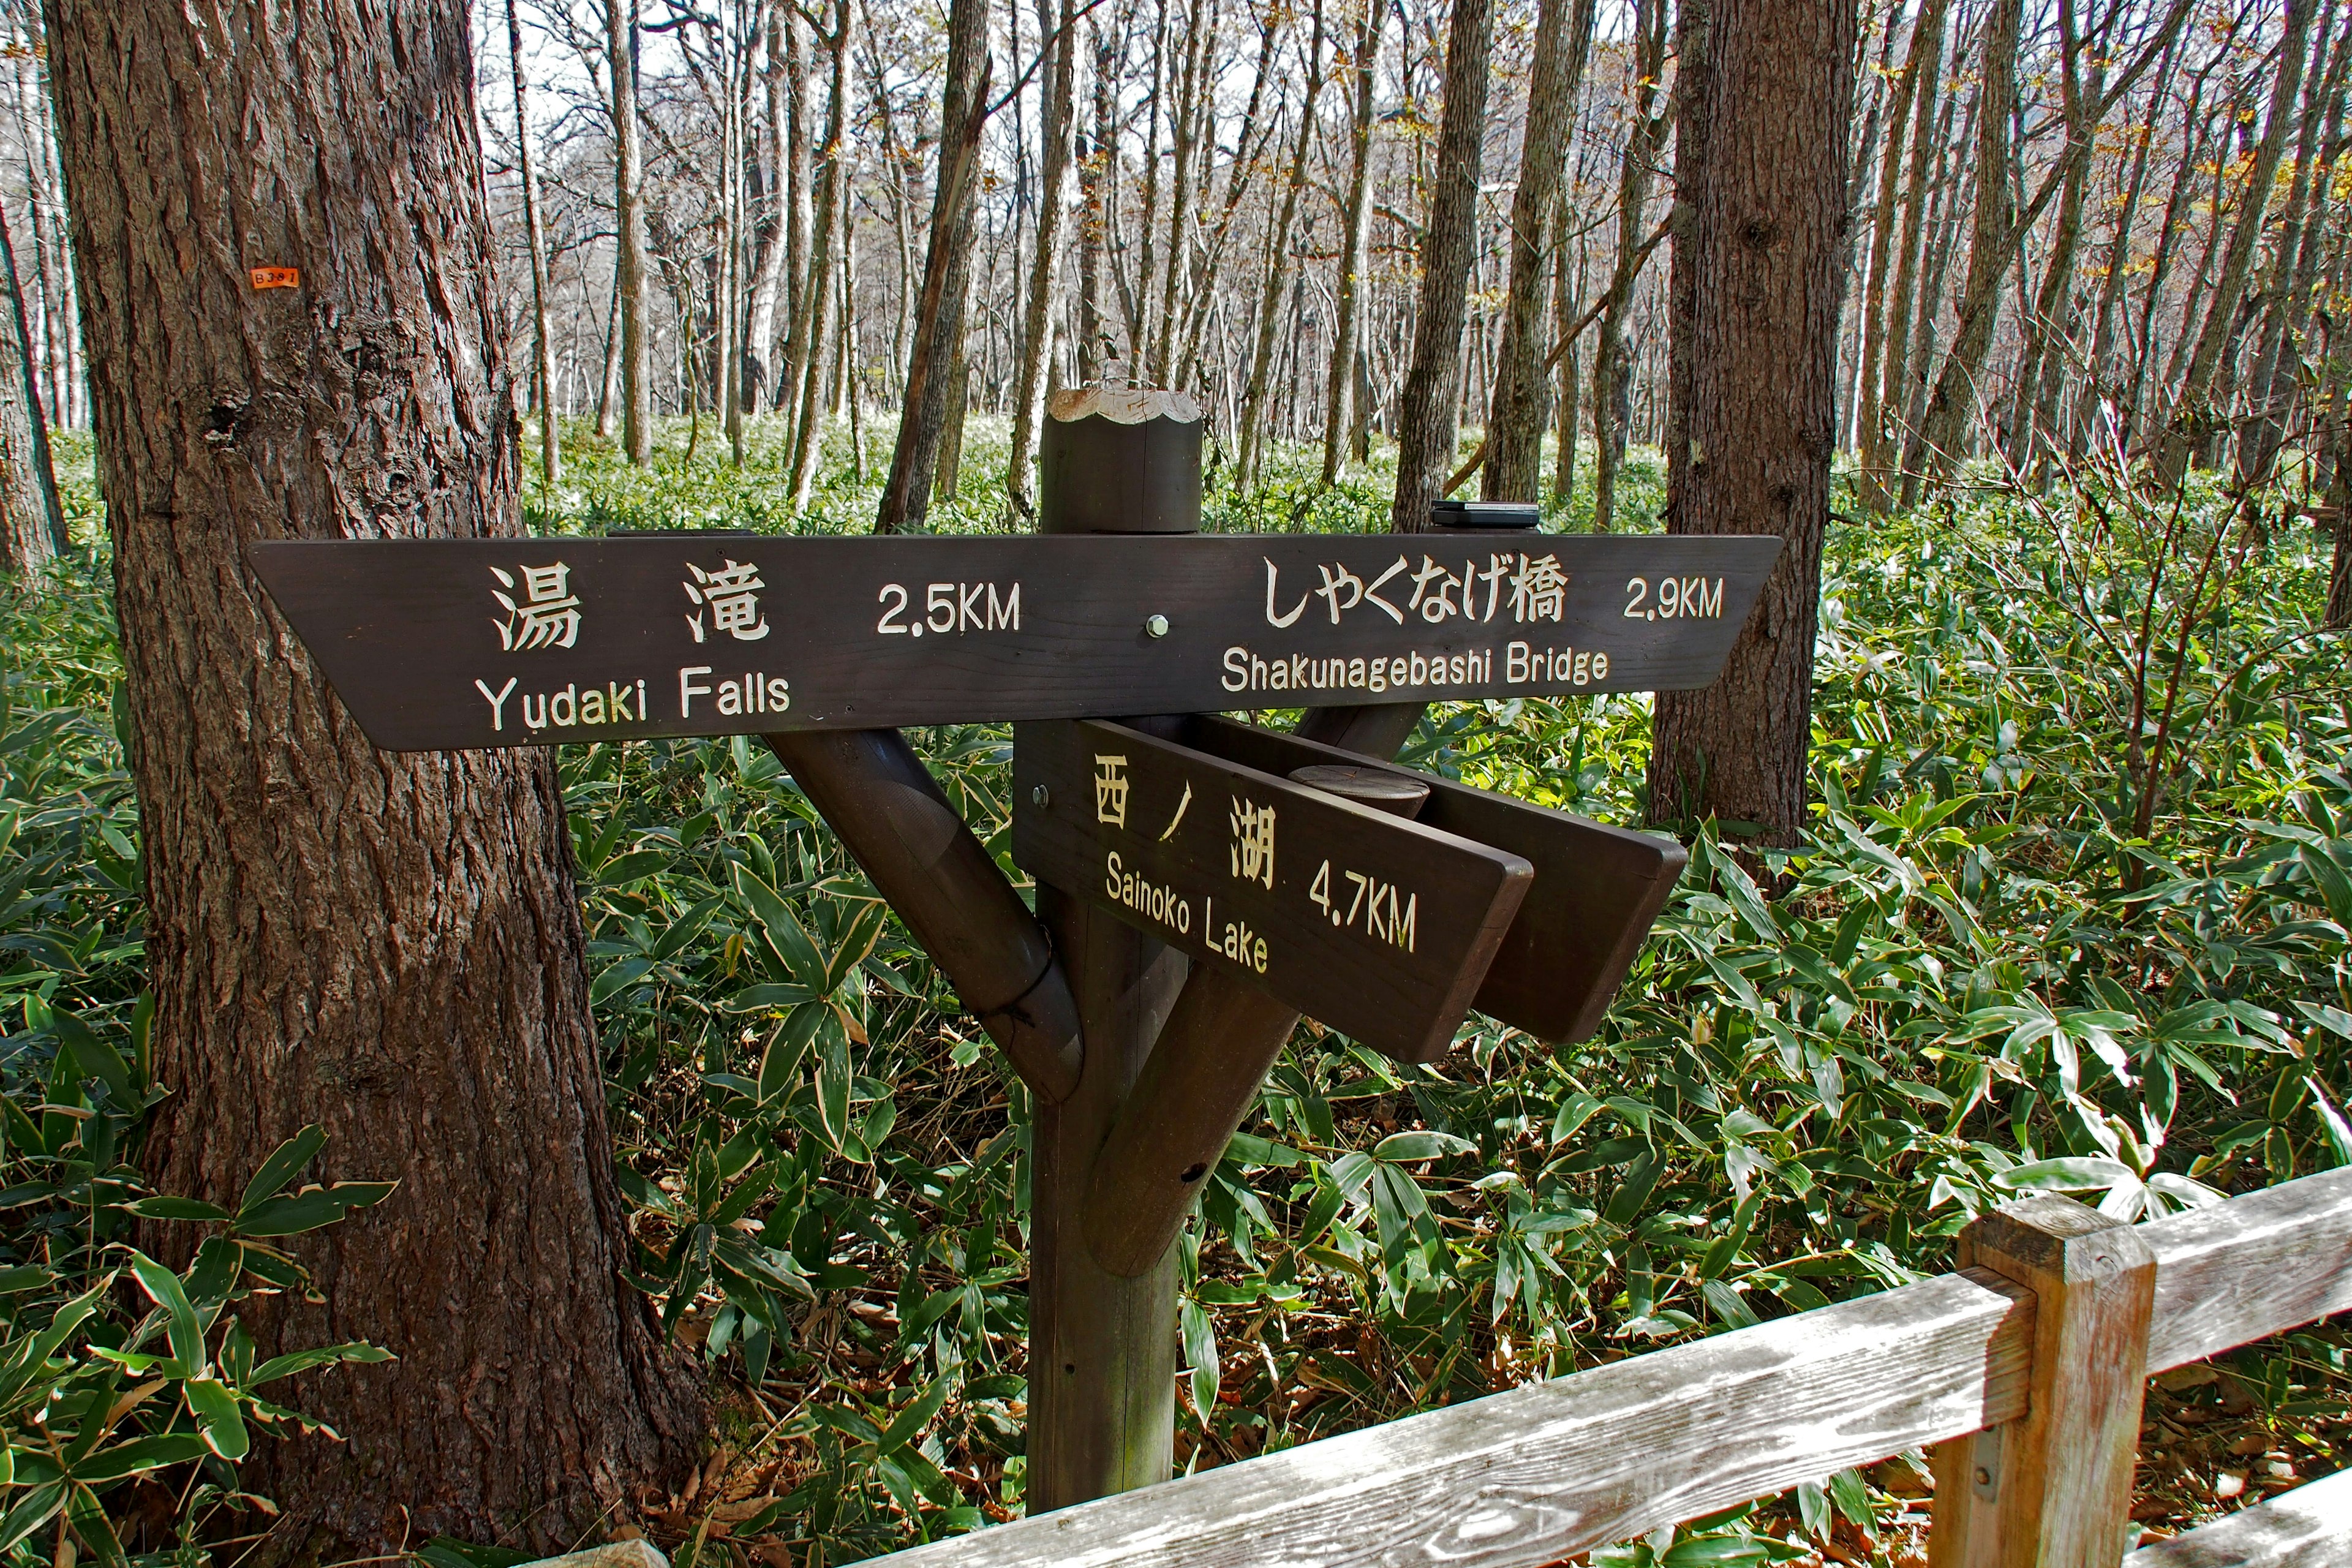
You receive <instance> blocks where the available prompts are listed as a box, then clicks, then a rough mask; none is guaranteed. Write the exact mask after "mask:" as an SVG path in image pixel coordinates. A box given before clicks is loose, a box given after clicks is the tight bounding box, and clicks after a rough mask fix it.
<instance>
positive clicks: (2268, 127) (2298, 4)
mask: <svg viewBox="0 0 2352 1568" xmlns="http://www.w3.org/2000/svg"><path fill="white" fill-rule="evenodd" d="M2315 4H2316V0H2287V6H2286V36H2285V37H2284V39H2283V40H2282V41H2281V43H2280V45H2279V68H2278V74H2277V75H2276V76H2275V77H2273V79H2272V80H2271V100H2270V109H2269V113H2268V115H2267V116H2266V117H2265V118H2264V120H2263V137H2262V140H2261V142H2258V143H2256V144H2255V150H2254V158H2253V165H2252V168H2251V169H2249V170H2248V171H2247V174H2246V195H2245V200H2244V203H2243V205H2241V206H2240V207H2239V209H2238V221H2237V225H2236V226H2235V227H2234V228H2233V229H2232V230H2231V234H2230V247H2229V249H2228V250H2227V251H2226V252H2224V253H2223V255H2222V258H2221V272H2220V274H2219V276H2218V277H2217V279H2215V282H2214V286H2213V293H2212V298H2211V300H2210V302H2209V303H2208V304H2207V305H2206V308H2205V322H2204V326H2203V328H2202V329H2201V330H2200V331H2199V332H2198V334H2197V349H2196V353H2194V354H2192V355H2191V356H2190V358H2189V369H2188V372H2187V374H2185V375H2183V376H2182V378H2181V383H2180V390H2179V394H2178V395H2176V396H2175V397H2174V399H2173V406H2172V417H2171V418H2170V419H2169V420H2168V422H2167V425H2166V428H2165V431H2164V434H2163V435H2162V436H2160V437H2158V439H2157V444H2156V480H2157V482H2158V484H2160V485H2163V486H2166V487H2168V488H2169V487H2171V486H2173V485H2177V484H2179V482H2180V479H2181V476H2182V475H2183V474H2185V473H2186V472H2187V471H2188V468H2189V458H2190V456H2191V455H2192V454H2193V453H2194V452H2195V451H2196V450H2197V448H2198V447H2200V446H2201V445H2202V444H2203V443H2204V441H2205V440H2206V438H2207V437H2209V436H2210V434H2211V433H2212V429H2213V427H2214V426H2215V424H2216V416H2215V411H2214V409H2213V406H2212V394H2213V383H2214V379H2215V377H2216V376H2217V375H2218V374H2220V372H2221V364H2222V361H2223V358H2224V355H2223V350H2224V349H2225V348H2226V347H2227V346H2228V345H2229V343H2230V342H2231V338H2232V334H2233V332H2234V331H2236V330H2237V328H2238V326H2239V324H2240V323H2239V321H2238V301H2239V300H2240V299H2241V298H2242V296H2243V295H2244V293H2245V289H2246V279H2247V278H2248V277H2249V276H2251V275H2252V270H2253V264H2254V247H2255V245H2256V243H2257V242H2258V241H2259V240H2260V239H2261V238H2262V232H2263V213H2264V211H2265V210H2266V209H2267V207H2268V205H2269V198H2270V193H2271V184H2272V182H2273V181H2274V180H2275V179H2276V178H2277V176H2278V166H2279V160H2280V159H2281V158H2282V157H2284V155H2285V153H2286V139H2287V130H2288V127H2289V126H2290V125H2291V124H2292V123H2293V122H2294V119H2295V113H2294V106H2295V99H2296V97H2297V95H2298V94H2299V93H2300V92H2301V91H2302V89H2303V69H2304V54H2305V47H2304V45H2305V36H2306V34H2307V33H2308V31H2309V28H2310V26H2311V15H2312V11H2313V9H2314V8H2315Z"/></svg>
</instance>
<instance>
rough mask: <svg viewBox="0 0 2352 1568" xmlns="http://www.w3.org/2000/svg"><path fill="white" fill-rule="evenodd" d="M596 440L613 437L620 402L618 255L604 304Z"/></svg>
mask: <svg viewBox="0 0 2352 1568" xmlns="http://www.w3.org/2000/svg"><path fill="white" fill-rule="evenodd" d="M597 386H598V389H599V390H598V391H597V394H596V439H598V440H599V441H609V440H611V439H612V438H613V416H614V409H615V408H616V407H617V406H618V405H619V404H620V402H621V279H620V270H619V266H618V262H617V253H616V258H615V265H614V276H613V289H612V292H611V294H610V295H609V296H607V298H606V300H605V302H604V378H603V379H602V380H601V381H599V382H598V383H597Z"/></svg>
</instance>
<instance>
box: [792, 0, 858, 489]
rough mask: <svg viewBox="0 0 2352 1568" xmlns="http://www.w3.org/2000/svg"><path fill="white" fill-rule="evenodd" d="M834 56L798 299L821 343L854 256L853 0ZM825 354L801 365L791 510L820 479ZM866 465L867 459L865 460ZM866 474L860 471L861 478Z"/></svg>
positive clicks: (841, 359) (840, 5)
mask: <svg viewBox="0 0 2352 1568" xmlns="http://www.w3.org/2000/svg"><path fill="white" fill-rule="evenodd" d="M824 44H825V48H826V51H827V53H828V56H829V58H831V60H832V66H833V68H832V76H831V82H830V95H829V97H828V98H827V100H826V104H825V111H824V172H823V173H822V174H820V175H819V176H818V181H817V193H816V221H815V231H814V237H813V241H812V250H811V255H810V257H809V266H808V272H807V282H806V285H805V287H804V288H803V291H802V292H801V294H800V296H799V299H800V300H801V306H800V312H799V313H800V314H801V315H802V316H803V317H804V318H806V320H807V321H808V323H809V342H811V343H813V344H821V343H823V342H825V341H826V339H827V338H828V337H830V336H833V335H835V334H834V333H833V332H832V330H831V329H832V324H833V322H834V321H835V319H836V318H835V310H834V309H833V306H834V302H835V301H834V295H835V292H836V291H838V290H839V289H841V288H842V287H843V285H839V284H836V283H835V279H834V276H833V272H834V257H835V253H836V252H838V254H839V255H840V257H841V258H842V263H843V266H844V268H845V269H846V267H847V263H848V258H849V247H848V237H847V229H848V226H849V222H850V211H849V167H848V160H849V145H848V142H847V141H846V140H845V138H846V135H847V115H848V112H849V0H834V7H833V30H832V32H831V33H829V34H827V35H826V37H825V40H824ZM842 314H843V317H844V318H845V314H846V307H844V309H843V312H842ZM842 329H843V331H846V330H847V321H846V320H845V319H844V320H843V321H842ZM842 341H843V343H844V345H846V344H847V342H848V339H847V338H843V340H842ZM848 363H849V353H848V349H847V347H846V346H844V347H843V348H842V349H841V350H840V351H839V352H838V353H837V355H836V357H835V364H836V366H838V367H846V366H847V364H848ZM823 374H824V356H823V355H822V354H818V353H811V355H810V356H809V359H808V362H807V363H805V364H803V366H802V367H801V372H800V375H801V384H800V390H799V394H798V401H799V406H798V409H797V417H796V418H795V419H794V421H793V480H792V510H794V511H799V510H802V509H803V508H805V507H806V506H807V505H808V499H809V487H810V486H811V485H812V484H814V482H815V479H816V462H817V456H818V452H819V450H820V448H821V447H822V446H823V439H822V437H823V433H824V409H825V400H824V399H823V398H821V397H819V396H818V395H817V394H818V393H819V392H820V391H821V390H822V389H823V388H822V383H821V379H820V378H821V377H822V375H823ZM861 466H862V464H861ZM862 477H863V476H862V475H861V478H862Z"/></svg>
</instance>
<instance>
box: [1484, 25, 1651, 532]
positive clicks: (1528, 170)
mask: <svg viewBox="0 0 2352 1568" xmlns="http://www.w3.org/2000/svg"><path fill="white" fill-rule="evenodd" d="M1658 3H1662V0H1653V4H1658ZM1569 5H1570V0H1542V3H1541V5H1538V8H1537V12H1536V38H1535V63H1534V67H1533V68H1532V69H1531V71H1530V72H1529V75H1528V118H1527V129H1526V131H1525V132H1524V133H1523V135H1522V136H1521V138H1520V147H1519V185H1518V189H1517V192H1516V193H1514V194H1513V195H1512V197H1511V280H1510V283H1509V285H1508V293H1507V298H1506V300H1505V302H1504V306H1503V342H1502V346H1501V347H1500V348H1499V349H1498V350H1497V351H1496V355H1495V359H1496V373H1495V393H1494V398H1493V401H1492V402H1491V403H1490V404H1489V405H1488V407H1487V413H1486V475H1485V477H1484V478H1483V479H1481V481H1480V493H1481V494H1482V495H1484V496H1485V497H1486V500H1516V501H1531V500H1535V499H1536V489H1537V487H1538V486H1539V485H1540V484H1541V483H1542V482H1543V434H1544V426H1545V424H1546V423H1547V421H1548V419H1549V416H1550V414H1551V369H1550V366H1549V363H1547V360H1548V359H1549V355H1548V354H1547V353H1545V350H1546V349H1547V348H1548V347H1549V342H1550V337H1551V334H1550V333H1549V332H1548V331H1545V330H1544V329H1545V322H1544V306H1545V304H1546V303H1547V296H1548V295H1549V292H1550V285H1551V274H1552V258H1551V257H1550V255H1549V253H1548V251H1547V249H1546V247H1545V242H1546V240H1547V239H1549V237H1550V235H1551V232H1552V230H1553V229H1554V228H1555V225H1554V223H1553V222H1552V218H1553V214H1554V212H1555V210H1556V209H1557V208H1558V207H1559V199H1560V193H1559V177H1560V170H1561V168H1562V167H1563V165H1565V164H1566V163H1567V162H1568V139H1569V131H1570V125H1571V123H1572V121H1573V117H1574V115H1575V113H1576V94H1577V89H1579V88H1580V87H1581V86H1582V85H1583V82H1584V61H1585V58H1586V57H1587V56H1588V55H1590V54H1591V50H1592V21H1593V14H1594V12H1595V11H1596V10H1597V9H1598V6H1597V5H1596V4H1595V0H1575V12H1574V16H1573V19H1571V18H1570V14H1569ZM1635 243H1636V244H1639V243H1640V241H1639V240H1638V239H1637V240H1636V241H1635ZM1570 428H1573V426H1570Z"/></svg>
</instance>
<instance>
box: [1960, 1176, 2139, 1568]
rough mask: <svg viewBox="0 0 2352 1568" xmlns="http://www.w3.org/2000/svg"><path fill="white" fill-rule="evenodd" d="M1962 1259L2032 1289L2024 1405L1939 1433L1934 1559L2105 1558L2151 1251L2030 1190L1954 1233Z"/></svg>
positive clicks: (2131, 1427) (2133, 1453)
mask: <svg viewBox="0 0 2352 1568" xmlns="http://www.w3.org/2000/svg"><path fill="white" fill-rule="evenodd" d="M1959 1252H1960V1261H1961V1262H1962V1263H1963V1264H1975V1265H1979V1266H1981V1267H1984V1268H1991V1269H1994V1270H1996V1271H1998V1272H1999V1273H2000V1276H2001V1277H2002V1278H2003V1279H2009V1280H2011V1281H2014V1282H2015V1283H2016V1284H2017V1285H2018V1286H2019V1287H2020V1288H2021V1289H2026V1290H2030V1291H2032V1293H2033V1300H2034V1313H2033V1371H2032V1376H2031V1379H2030V1381H2029V1384H2028V1394H2027V1402H2028V1408H2027V1410H2026V1413H2025V1414H2024V1415H2021V1416H2020V1417H2019V1418H2018V1419H2016V1420H2014V1421H2010V1422H2005V1423H2003V1424H2002V1425H2000V1426H1994V1427H1990V1428H1988V1429H1987V1430H1985V1431H1981V1432H1978V1433H1974V1434H1972V1435H1970V1436H1965V1437H1956V1438H1953V1439H1952V1440H1951V1441H1949V1442H1946V1443H1942V1444H1939V1445H1937V1448H1936V1452H1935V1455H1934V1459H1935V1468H1936V1506H1935V1514H1936V1525H1935V1530H1934V1532H1933V1533H1932V1534H1931V1535H1930V1536H1929V1537H1928V1541H1927V1561H1928V1563H1930V1564H1932V1568H2107V1565H2108V1564H2109V1563H2114V1562H2116V1560H2117V1559H2118V1558H2120V1557H2121V1556H2122V1555H2123V1553H2124V1547H2125V1544H2126V1542H2127V1541H2128V1540H2131V1539H2136V1537H2135V1536H2131V1535H2127V1534H2126V1531H2130V1530H2131V1529H2132V1524H2131V1520H2130V1518H2129V1515H2130V1511H2131V1496H2132V1466H2133V1463H2134V1461H2135V1460H2136V1459H2137V1457H2138V1447H2139V1415H2140V1400H2141V1397H2142V1395H2143V1394H2145V1393H2146V1391H2147V1323H2148V1308H2149V1304H2150V1303H2151V1302H2152V1301H2153V1300H2155V1297H2156V1255H2155V1254H2154V1253H2152V1252H2150V1251H2149V1250H2148V1247H2147V1243H2146V1242H2144V1241H2142V1240H2141V1239H2140V1238H2139V1237H2138V1235H2137V1233H2135V1232H2134V1230H2133V1229H2132V1227H2131V1226H2127V1225H2126V1224H2124V1223H2123V1222H2122V1221H2121V1220H2118V1219H2116V1218H2113V1217H2111V1216H2110V1215H2103V1214H2101V1213H2100V1212H2099V1211H2098V1210H2096V1209H2094V1208H2089V1207H2086V1206H2085V1205H2082V1204H2078V1203H2075V1202H2074V1201H2073V1200H2072V1199H2070V1198H2061V1197H2029V1198H2023V1199H2021V1200H2019V1201H2018V1202H2016V1203H2012V1204H2011V1205H2007V1206H2006V1207H2004V1208H2001V1209H1998V1210H1996V1211H1994V1212H1993V1213H1990V1214H1986V1215H1979V1216H1978V1217H1977V1218H1976V1219H1975V1220H1974V1221H1973V1222H1971V1223H1970V1224H1969V1227H1968V1228H1967V1229H1966V1230H1964V1231H1962V1232H1961V1233H1960V1248H1959Z"/></svg>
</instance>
